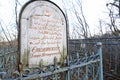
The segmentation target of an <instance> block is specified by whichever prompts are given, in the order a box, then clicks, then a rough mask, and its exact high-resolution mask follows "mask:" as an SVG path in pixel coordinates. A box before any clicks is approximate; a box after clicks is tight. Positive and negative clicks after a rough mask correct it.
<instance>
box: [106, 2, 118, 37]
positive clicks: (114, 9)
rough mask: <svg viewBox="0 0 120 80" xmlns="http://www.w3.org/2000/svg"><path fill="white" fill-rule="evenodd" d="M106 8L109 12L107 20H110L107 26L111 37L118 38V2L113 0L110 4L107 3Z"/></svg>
mask: <svg viewBox="0 0 120 80" xmlns="http://www.w3.org/2000/svg"><path fill="white" fill-rule="evenodd" d="M106 6H107V8H108V10H109V19H110V23H107V25H108V26H109V28H110V30H111V32H112V34H113V35H115V36H119V35H120V28H119V25H120V22H119V17H120V0H114V1H113V2H111V3H107V4H106Z"/></svg>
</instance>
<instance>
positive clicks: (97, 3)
mask: <svg viewBox="0 0 120 80" xmlns="http://www.w3.org/2000/svg"><path fill="white" fill-rule="evenodd" d="M27 1H28V0H19V2H20V4H18V12H19V11H20V9H21V7H22V5H23V4H25V2H27ZM51 1H53V2H54V3H56V4H57V5H58V6H59V7H61V8H63V7H62V0H51ZM63 1H64V0H63ZM69 1H72V0H68V2H69ZM78 1H79V0H78ZM108 1H110V0H82V6H83V13H84V16H85V18H86V21H87V23H88V25H89V27H90V31H91V33H92V34H97V33H98V32H99V30H98V26H99V20H100V19H104V20H106V19H107V18H108V16H107V15H108V14H107V8H106V3H107V2H108ZM14 6H15V0H0V21H1V20H2V25H4V26H7V28H8V30H9V31H10V33H13V34H14V33H17V31H16V27H15V26H13V25H14V20H15V19H14V18H15V15H14ZM66 6H67V7H68V9H69V8H71V6H70V5H69V4H66ZM69 19H71V20H72V17H70V18H69ZM11 25H12V27H10V26H11ZM4 28H5V27H4ZM104 30H105V29H104ZM1 32H2V30H1V27H0V33H1Z"/></svg>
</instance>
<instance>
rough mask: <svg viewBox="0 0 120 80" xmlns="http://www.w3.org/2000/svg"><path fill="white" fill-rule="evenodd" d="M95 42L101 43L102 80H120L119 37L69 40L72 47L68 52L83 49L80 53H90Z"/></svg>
mask: <svg viewBox="0 0 120 80" xmlns="http://www.w3.org/2000/svg"><path fill="white" fill-rule="evenodd" d="M96 42H101V43H102V55H103V73H104V80H120V37H111V38H88V39H76V40H70V43H72V46H73V47H74V48H72V49H70V50H71V52H75V51H78V50H79V51H82V48H84V51H83V52H82V53H86V52H88V53H90V52H92V50H94V49H92V48H91V47H92V45H93V44H95V43H96Z"/></svg>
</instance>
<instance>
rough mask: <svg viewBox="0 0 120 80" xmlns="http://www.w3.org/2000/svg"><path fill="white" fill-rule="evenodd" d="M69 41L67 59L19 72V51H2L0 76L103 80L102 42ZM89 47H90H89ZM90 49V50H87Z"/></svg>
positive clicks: (41, 79)
mask: <svg viewBox="0 0 120 80" xmlns="http://www.w3.org/2000/svg"><path fill="white" fill-rule="evenodd" d="M76 42H77V41H76V40H73V41H71V40H70V41H69V42H68V43H69V44H68V55H67V61H64V64H62V65H61V66H59V64H58V63H54V64H53V65H49V66H44V65H42V64H40V66H39V67H36V68H32V69H29V68H26V69H24V70H23V72H18V71H17V69H16V66H18V65H17V58H16V57H17V52H16V50H14V49H12V48H11V49H10V50H7V49H5V50H6V51H4V52H2V51H1V53H0V63H1V65H0V78H1V79H22V80H31V79H32V80H36V79H38V80H103V72H102V71H103V70H102V49H101V46H102V45H101V43H97V42H96V43H93V44H92V45H91V44H87V45H88V46H86V45H85V44H83V43H80V44H78V43H77V44H76ZM87 47H88V48H87ZM87 49H88V50H87ZM2 50H3V49H2Z"/></svg>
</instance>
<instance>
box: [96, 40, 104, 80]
mask: <svg viewBox="0 0 120 80" xmlns="http://www.w3.org/2000/svg"><path fill="white" fill-rule="evenodd" d="M97 48H98V54H99V56H100V69H99V70H100V71H99V80H103V64H102V43H101V42H98V43H97Z"/></svg>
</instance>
